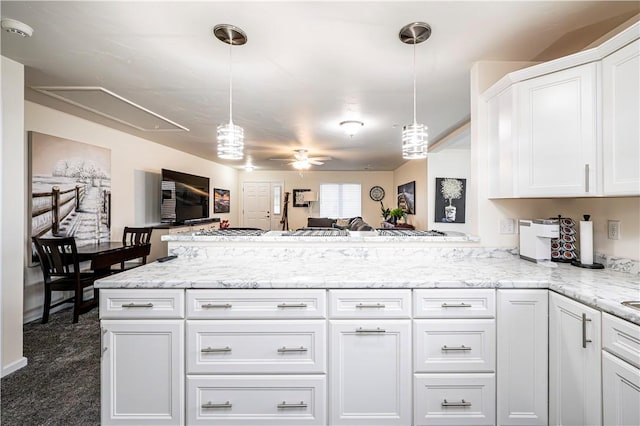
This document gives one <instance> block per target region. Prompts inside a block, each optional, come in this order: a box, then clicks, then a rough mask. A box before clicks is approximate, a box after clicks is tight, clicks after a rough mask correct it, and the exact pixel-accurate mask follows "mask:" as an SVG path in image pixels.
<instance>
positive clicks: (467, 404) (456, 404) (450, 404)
mask: <svg viewBox="0 0 640 426" xmlns="http://www.w3.org/2000/svg"><path fill="white" fill-rule="evenodd" d="M440 405H441V406H443V407H471V403H470V402H468V401H465V400H464V399H463V400H461V401H460V402H449V401H447V400H446V399H445V400H444V401H442V404H440Z"/></svg>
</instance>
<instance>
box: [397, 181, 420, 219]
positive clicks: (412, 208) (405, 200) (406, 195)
mask: <svg viewBox="0 0 640 426" xmlns="http://www.w3.org/2000/svg"><path fill="white" fill-rule="evenodd" d="M398 207H400V208H401V209H402V211H403V212H405V214H416V181H415V180H414V181H412V182H409V183H405V184H403V185H399V186H398Z"/></svg>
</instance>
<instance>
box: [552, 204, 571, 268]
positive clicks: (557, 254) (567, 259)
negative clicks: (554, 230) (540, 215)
mask: <svg viewBox="0 0 640 426" xmlns="http://www.w3.org/2000/svg"><path fill="white" fill-rule="evenodd" d="M550 219H554V220H557V221H558V227H559V228H560V230H559V233H558V238H553V239H551V261H552V262H559V263H572V262H574V261H575V260H576V259H577V258H578V253H577V250H576V247H575V242H576V238H575V235H576V230H575V228H574V227H575V222H574V221H573V220H572V219H571V218H567V217H562V216H561V215H558V216H557V217H552V218H550ZM563 219H569V221H570V222H571V223H573V225H565V224H564V223H563ZM566 236H571V237H573V238H571V239H572V240H573V241H572V242H569V243H567V242H566V241H565V238H566ZM565 244H571V246H568V247H567V246H565ZM554 245H555V246H557V249H555V250H554V249H553V246H554Z"/></svg>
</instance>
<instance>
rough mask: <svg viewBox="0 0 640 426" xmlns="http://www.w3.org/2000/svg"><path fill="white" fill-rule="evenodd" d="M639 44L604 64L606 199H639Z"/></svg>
mask: <svg viewBox="0 0 640 426" xmlns="http://www.w3.org/2000/svg"><path fill="white" fill-rule="evenodd" d="M639 75H640V40H636V41H634V42H633V43H631V44H629V45H627V46H625V47H623V48H622V49H620V50H618V51H616V52H614V53H612V54H611V55H609V56H607V57H606V58H604V59H603V60H602V131H603V143H602V148H603V165H602V167H603V175H604V176H603V180H604V195H640V167H638V164H640V120H639V119H638V117H640V78H638V76H639Z"/></svg>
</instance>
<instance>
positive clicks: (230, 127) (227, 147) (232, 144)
mask: <svg viewBox="0 0 640 426" xmlns="http://www.w3.org/2000/svg"><path fill="white" fill-rule="evenodd" d="M243 156H244V129H243V128H242V127H240V126H236V125H235V124H233V123H231V122H229V123H226V124H221V125H219V126H218V157H219V158H222V159H224V160H241V159H242V157H243Z"/></svg>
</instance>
